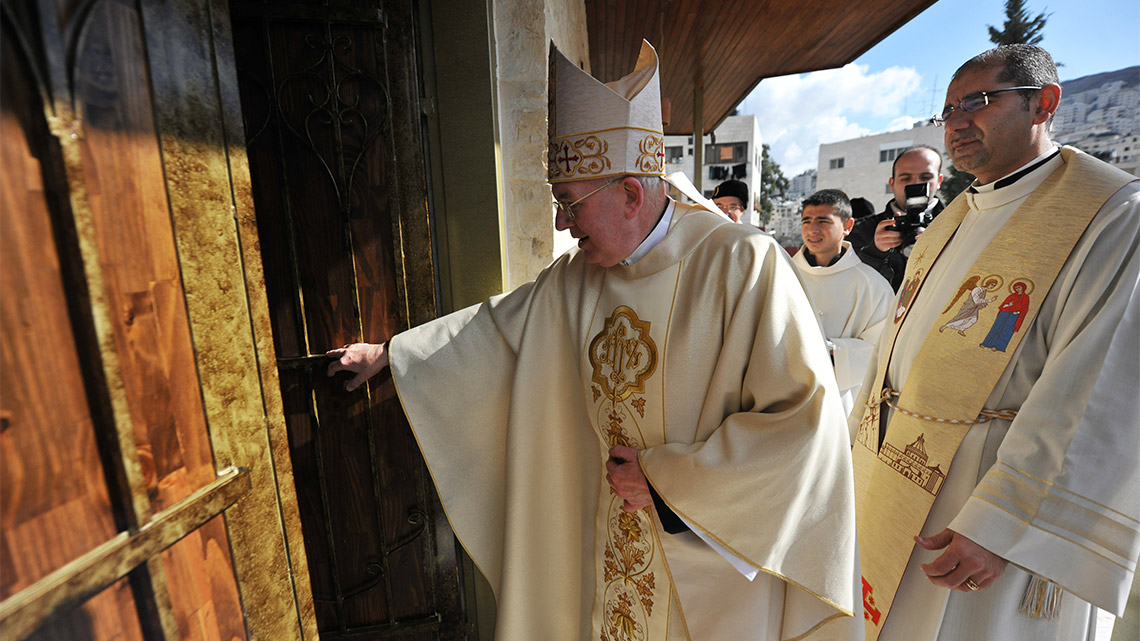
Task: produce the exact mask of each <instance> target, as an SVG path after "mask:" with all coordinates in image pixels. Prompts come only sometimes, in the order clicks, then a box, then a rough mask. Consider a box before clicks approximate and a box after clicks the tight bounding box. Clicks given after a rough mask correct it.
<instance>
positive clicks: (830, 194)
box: [801, 189, 851, 222]
mask: <svg viewBox="0 0 1140 641" xmlns="http://www.w3.org/2000/svg"><path fill="white" fill-rule="evenodd" d="M813 205H827V206H830V207H831V208H832V209H834V210H835V215H836V216H839V219H840V220H842V221H844V222H846V221H847V220H849V219H850V218H851V200H850V199H849V198H847V194H845V193H843V192H842V191H840V190H838V189H820V190H819V191H817V192H815V193H814V194H812V195H810V196H808V197H807V198H804V202H803V207H804V208H807V207H809V206H813ZM801 211H802V210H801Z"/></svg>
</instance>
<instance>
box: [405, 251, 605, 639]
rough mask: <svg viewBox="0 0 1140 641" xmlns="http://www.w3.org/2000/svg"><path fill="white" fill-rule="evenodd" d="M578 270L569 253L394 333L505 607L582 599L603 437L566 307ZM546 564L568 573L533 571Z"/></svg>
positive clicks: (433, 468)
mask: <svg viewBox="0 0 1140 641" xmlns="http://www.w3.org/2000/svg"><path fill="white" fill-rule="evenodd" d="M586 271H587V270H586V268H585V265H584V262H583V261H580V260H577V261H572V260H570V258H569V257H568V256H563V257H561V258H559V259H558V260H556V261H555V262H554V263H553V264H552V265H551V266H550V267H548V268H547V269H546V270H545V271H544V272H543V273H542V274H540V276H539V277H538V279H537V280H536V281H535V282H532V283H527V284H525V285H522V286H521V287H519V288H518V289H515V290H514V291H512V292H509V293H507V294H503V295H500V296H496V297H493V298H491V299H490V300H488V301H487V302H484V303H481V304H478V305H475V306H472V307H469V308H466V309H463V310H460V311H458V312H455V313H452V314H449V315H447V316H444V317H442V318H439V319H437V320H434V321H431V322H429V323H426V324H424V325H420V326H418V327H415V328H412V329H410V330H408V331H406V332H403V333H401V334H399V335H397V336H396V337H394V338H393V339H392V341H391V343H390V349H391V367H392V376H393V379H394V381H395V384H396V389H397V392H398V394H399V397H400V402H401V404H402V405H403V408H404V411H405V413H406V414H407V416H408V420H409V423H410V424H411V426H412V431H413V432H414V434H415V437H416V440H417V442H418V444H419V446H420V449H421V451H422V452H423V455H424V459H425V460H426V461H427V464H428V468H429V470H430V472H431V475H432V480H433V482H434V483H435V485H436V488H437V489H438V491H439V495H440V500H441V502H442V504H443V506H444V509H445V511H446V514H447V518H448V520H449V522H450V523H451V526H452V529H453V530H454V532H455V535H456V537H457V538H458V539H459V542H460V543H461V544H462V545H463V547H464V548H465V549H466V550H467V552H468V553H469V554H470V555H471V558H472V559H473V560H474V561H475V563H476V565H477V566H478V567H479V569H480V571H482V573H483V574H484V575H485V576H486V577H487V579H488V582H489V583H490V584H491V587H492V588H493V589H494V590H495V592H496V596H497V597H498V598H499V599H500V601H499V607H500V615H501V618H502V616H504V613H505V611H506V609H507V608H510V607H512V604H511V603H510V602H509V600H510V599H513V598H515V596H512V595H516V596H517V595H520V594H525V598H527V599H529V601H528V603H540V604H541V603H546V604H550V605H549V610H545V609H544V610H543V612H544V616H550V617H561V616H566V617H577V616H578V612H577V610H576V609H575V608H566V607H565V603H576V602H577V601H578V600H579V595H578V590H579V587H578V583H577V582H576V581H577V578H576V577H577V576H578V575H579V574H580V572H581V569H580V568H581V567H582V566H583V562H582V560H581V559H582V558H583V555H584V554H585V551H588V550H589V544H588V542H587V541H586V540H585V538H584V537H585V536H586V535H587V533H588V532H590V531H591V530H590V528H589V527H587V526H586V524H592V522H593V511H594V509H595V506H594V503H593V502H591V500H587V499H584V498H583V497H594V496H596V495H597V493H598V487H599V479H598V475H597V474H596V473H595V470H596V468H597V466H598V465H599V463H598V457H599V452H598V449H599V445H598V438H597V436H596V435H594V433H593V432H592V430H591V428H590V423H589V419H588V417H587V416H586V414H585V412H584V409H583V405H582V402H581V398H582V396H581V395H582V392H581V389H582V384H581V381H580V380H579V378H578V362H579V355H578V352H577V350H576V347H575V346H576V345H577V344H578V343H579V342H580V340H579V339H577V338H573V337H571V332H570V329H569V327H570V325H571V324H572V322H573V319H572V318H569V317H568V316H567V314H566V309H567V306H568V305H569V306H571V307H574V306H576V305H578V304H579V303H580V301H579V300H578V299H579V297H580V296H582V292H583V291H585V290H586V289H587V288H584V287H583V285H582V283H583V282H584V280H585V279H586V278H587V275H586V273H585V272H586ZM520 355H521V356H520ZM554 551H557V552H554ZM552 554H553V555H554V557H555V558H553V559H552V558H551V555H552ZM540 568H546V570H547V571H550V572H553V573H554V574H555V575H562V576H564V577H565V580H563V581H560V582H552V581H536V580H535V575H534V573H535V572H536V571H538V569H540ZM516 583H517V584H519V585H522V586H523V588H522V589H521V590H519V589H512V587H511V586H512V585H515V584H516ZM516 587H517V586H516ZM504 595H506V596H504ZM504 599H507V601H504ZM558 603H562V605H561V606H556V605H555V604H558ZM516 610H517V608H516ZM551 625H555V622H553V621H552V622H551Z"/></svg>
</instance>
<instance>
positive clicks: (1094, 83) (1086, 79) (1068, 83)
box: [1061, 66, 1140, 96]
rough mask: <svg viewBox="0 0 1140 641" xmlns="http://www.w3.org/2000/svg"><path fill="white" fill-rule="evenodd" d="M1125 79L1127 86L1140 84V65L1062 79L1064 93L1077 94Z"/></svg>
mask: <svg viewBox="0 0 1140 641" xmlns="http://www.w3.org/2000/svg"><path fill="white" fill-rule="evenodd" d="M1116 80H1123V81H1124V86H1125V87H1135V86H1137V85H1140V66H1133V67H1125V68H1124V69H1118V70H1117V71H1106V72H1104V73H1094V74H1093V75H1091V76H1082V77H1080V78H1076V79H1074V80H1062V81H1061V93H1062V95H1069V96H1072V95H1075V94H1078V93H1082V92H1085V91H1088V90H1089V89H1096V88H1097V87H1100V86H1102V85H1104V84H1107V83H1110V82H1113V81H1116Z"/></svg>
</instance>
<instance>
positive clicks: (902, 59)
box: [740, 0, 1140, 177]
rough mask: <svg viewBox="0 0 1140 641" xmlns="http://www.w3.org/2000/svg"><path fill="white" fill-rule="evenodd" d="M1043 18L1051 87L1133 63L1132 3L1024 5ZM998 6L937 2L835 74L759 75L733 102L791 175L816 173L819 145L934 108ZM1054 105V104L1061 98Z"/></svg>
mask: <svg viewBox="0 0 1140 641" xmlns="http://www.w3.org/2000/svg"><path fill="white" fill-rule="evenodd" d="M1026 4H1027V7H1028V11H1029V13H1030V15H1031V16H1035V15H1037V14H1038V13H1041V12H1045V13H1046V14H1052V15H1050V16H1049V19H1048V20H1047V22H1046V23H1045V31H1044V35H1045V38H1044V39H1043V40H1042V41H1041V42H1040V43H1039V44H1040V45H1041V46H1043V47H1045V48H1046V49H1048V50H1049V52H1050V53H1051V54H1052V55H1053V58H1054V59H1055V60H1056V61H1057V62H1059V63H1061V64H1063V65H1064V66H1062V67H1061V68H1060V70H1059V72H1060V75H1061V80H1062V81H1065V80H1070V79H1073V78H1079V77H1081V76H1087V75H1090V74H1094V73H1101V72H1104V71H1115V70H1117V69H1121V68H1123V67H1129V66H1133V65H1138V64H1140V2H1137V0H1081V1H1077V0H1064V1H1062V2H1056V1H1054V2H1053V3H1051V4H1049V3H1046V2H1044V1H1043V0H1029V1H1028V2H1027V3H1026ZM1004 21H1005V1H1004V0H983V1H980V2H979V0H938V2H935V3H934V4H933V5H931V6H930V7H929V8H928V9H927V10H926V11H924V12H922V13H921V14H919V15H918V16H916V17H915V18H914V19H913V20H911V21H910V22H908V23H907V24H906V25H904V26H903V27H902V28H901V29H899V30H898V31H896V32H894V33H892V34H891V35H889V36H887V37H886V38H885V39H884V40H883V41H881V42H880V43H879V44H877V45H875V46H874V47H872V48H871V49H870V50H869V51H867V53H865V54H863V55H862V56H860V57H859V58H858V59H857V60H855V62H854V63H852V64H850V65H847V66H845V67H843V68H841V69H828V70H825V71H818V72H815V73H809V74H799V75H792V76H782V77H779V78H768V79H766V80H764V81H762V82H761V83H760V84H759V85H758V86H757V87H756V89H755V90H753V92H752V93H751V94H750V95H749V96H748V97H747V98H746V99H745V100H744V102H742V103H741V105H740V113H744V114H748V113H752V114H755V115H756V117H757V119H758V121H759V123H760V134H761V137H762V138H763V141H764V142H765V143H768V144H769V145H771V147H772V154H773V156H774V157H775V159H776V161H777V162H779V163H780V165H781V167H782V168H783V171H784V175H786V176H788V177H791V176H794V175H796V174H799V173H800V172H802V171H804V170H805V169H812V168H815V166H816V159H817V156H818V151H819V144H820V143H821V142H822V143H827V142H835V141H837V140H846V139H848V138H854V137H857V136H865V135H869V134H873V133H880V132H884V131H893V130H897V129H902V128H905V127H908V126H910V124H911V123H912V122H913V121H914V120H916V119H919V118H925V117H928V116H930V114H932V113H934V112H935V111H938V110H939V109H938V108H939V107H941V106H942V103H943V101H944V100H945V97H946V85H947V84H948V83H949V81H950V76H951V75H952V74H953V73H954V70H955V69H957V68H958V66H959V65H960V64H962V63H963V62H965V61H966V60H968V59H969V58H971V57H973V56H974V55H975V54H977V53H980V52H982V51H984V50H986V49H988V48H990V47H991V46H993V45H992V44H991V43H990V41H989V31H988V30H987V29H986V26H987V25H993V26H995V27H997V28H998V29H1000V28H1001V27H1002V23H1003V22H1004ZM1062 100H1064V98H1063V97H1062Z"/></svg>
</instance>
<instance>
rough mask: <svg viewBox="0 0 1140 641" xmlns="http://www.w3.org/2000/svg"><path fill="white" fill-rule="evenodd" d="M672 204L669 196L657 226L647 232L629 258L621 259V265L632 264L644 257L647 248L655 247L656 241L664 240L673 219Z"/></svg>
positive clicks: (647, 250)
mask: <svg viewBox="0 0 1140 641" xmlns="http://www.w3.org/2000/svg"><path fill="white" fill-rule="evenodd" d="M673 204H674V203H673V199H672V198H670V199H669V204H668V205H666V207H665V213H663V214H661V220H659V221H657V226H656V227H654V228H653V231H651V232H649V235H648V236H646V237H645V240H643V241H641V244H640V245H638V246H637V249H635V250H633V253H632V254H630V255H629V258H626V259H625V260H623V261H621V264H622V265H632V264H634V263H636V262H637V261H639V260H641V259H642V258H644V257H645V255H646V254H648V253H649V250H651V249H653V248H654V247H656V246H657V243H659V242H661V241H662V240H665V233H666V232H668V231H669V221H670V220H673Z"/></svg>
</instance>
